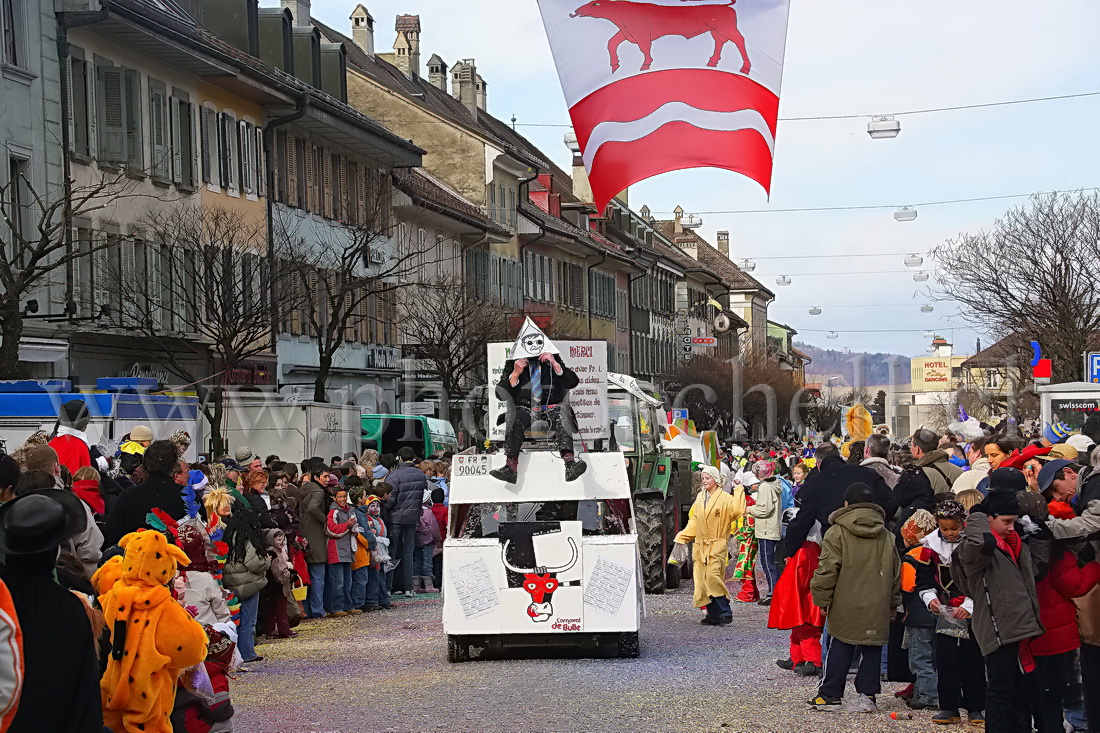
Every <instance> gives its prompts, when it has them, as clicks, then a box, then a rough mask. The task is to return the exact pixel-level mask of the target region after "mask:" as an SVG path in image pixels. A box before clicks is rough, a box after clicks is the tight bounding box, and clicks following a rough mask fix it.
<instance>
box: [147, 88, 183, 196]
mask: <svg viewBox="0 0 1100 733" xmlns="http://www.w3.org/2000/svg"><path fill="white" fill-rule="evenodd" d="M166 101H167V100H166V99H165V94H164V90H163V89H157V88H150V89H149V135H150V136H151V137H152V140H153V165H152V169H153V175H154V176H160V177H163V178H167V177H168V176H169V157H168V156H169V147H168V125H167V124H166V122H167V121H166V120H165V102H166ZM177 139H178V135H177Z"/></svg>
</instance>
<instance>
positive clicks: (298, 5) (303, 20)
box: [280, 0, 311, 26]
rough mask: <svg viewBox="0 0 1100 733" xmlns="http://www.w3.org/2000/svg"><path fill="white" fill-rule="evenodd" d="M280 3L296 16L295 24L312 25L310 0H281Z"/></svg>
mask: <svg viewBox="0 0 1100 733" xmlns="http://www.w3.org/2000/svg"><path fill="white" fill-rule="evenodd" d="M280 3H281V4H282V6H283V7H284V8H286V9H287V10H289V11H290V14H291V15H292V16H293V17H294V25H299V26H304V25H311V22H310V19H309V14H310V7H309V0H280Z"/></svg>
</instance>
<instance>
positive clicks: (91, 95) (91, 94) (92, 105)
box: [82, 60, 100, 158]
mask: <svg viewBox="0 0 1100 733" xmlns="http://www.w3.org/2000/svg"><path fill="white" fill-rule="evenodd" d="M84 77H85V78H84V80H83V82H82V83H83V84H84V90H85V93H86V94H87V95H88V98H87V99H86V100H85V104H86V105H87V109H88V115H87V118H88V155H90V156H91V157H93V158H94V157H96V155H97V154H98V151H99V140H98V138H97V137H96V135H97V134H98V133H99V119H98V110H99V107H98V106H97V105H96V100H98V99H99V96H100V95H99V85H98V83H97V77H96V69H95V67H94V66H93V65H92V62H91V61H88V60H86V61H85V62H84Z"/></svg>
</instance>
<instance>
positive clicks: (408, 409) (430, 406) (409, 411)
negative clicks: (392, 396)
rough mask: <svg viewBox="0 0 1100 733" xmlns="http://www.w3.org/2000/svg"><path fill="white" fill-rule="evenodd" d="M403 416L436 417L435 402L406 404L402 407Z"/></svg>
mask: <svg viewBox="0 0 1100 733" xmlns="http://www.w3.org/2000/svg"><path fill="white" fill-rule="evenodd" d="M401 414H402V415H435V403H434V402H406V403H404V404H402V405H401Z"/></svg>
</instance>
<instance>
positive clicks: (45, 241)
mask: <svg viewBox="0 0 1100 733" xmlns="http://www.w3.org/2000/svg"><path fill="white" fill-rule="evenodd" d="M12 170H13V172H14V173H15V174H16V175H14V176H12V177H11V180H9V181H8V182H7V184H5V185H3V186H0V339H2V341H0V379H13V378H18V377H21V376H24V373H23V370H22V367H21V366H20V364H19V341H20V339H21V338H22V337H23V330H24V328H25V318H26V316H28V315H31V312H30V311H28V312H24V306H25V301H26V300H27V299H28V298H29V297H30V296H32V295H34V294H35V293H36V292H38V291H40V290H43V289H44V288H46V287H47V286H50V285H53V286H55V287H59V285H58V282H59V281H60V282H64V283H65V291H66V292H65V312H64V313H63V314H59V318H58V319H57V320H58V321H59V322H60V321H63V320H65V319H66V318H72V317H75V316H77V315H78V313H77V312H76V311H75V308H74V305H75V300H76V298H75V296H74V295H73V292H72V286H71V285H70V283H72V282H73V278H72V277H71V273H73V272H75V271H76V270H77V268H78V266H79V264H80V263H81V261H82V260H86V259H88V258H91V257H92V256H93V255H94V254H96V252H97V251H98V250H101V249H103V248H105V247H106V246H108V244H109V242H108V241H107V240H105V239H89V240H86V241H85V242H84V243H83V245H84V246H77V245H75V244H74V242H73V240H72V236H71V232H72V230H73V228H74V226H75V222H76V221H77V220H78V219H90V218H91V217H93V216H94V215H95V214H96V213H97V212H100V211H102V210H104V209H106V208H109V207H111V206H113V205H115V204H116V203H118V202H119V201H121V200H132V199H133V198H134V196H135V191H136V187H137V181H136V180H135V179H133V178H131V177H129V176H127V175H126V174H125V173H124V172H119V173H105V172H98V173H95V174H92V176H91V178H90V179H89V180H87V181H85V182H83V183H80V184H74V185H72V186H70V187H68V191H67V192H66V190H65V188H64V187H62V186H48V187H42V188H39V187H36V186H35V185H34V184H33V183H32V182H31V180H30V179H29V178H28V176H27V175H26V173H25V172H24V171H22V170H19V169H18V168H15V167H13V169H12ZM55 292H56V291H55ZM90 305H93V306H95V305H99V304H95V303H90ZM46 306H47V307H48V306H49V303H47V304H46ZM43 315H45V314H43ZM39 317H41V316H39Z"/></svg>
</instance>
